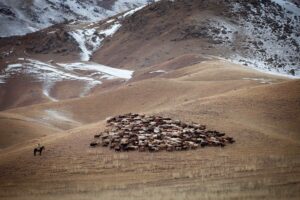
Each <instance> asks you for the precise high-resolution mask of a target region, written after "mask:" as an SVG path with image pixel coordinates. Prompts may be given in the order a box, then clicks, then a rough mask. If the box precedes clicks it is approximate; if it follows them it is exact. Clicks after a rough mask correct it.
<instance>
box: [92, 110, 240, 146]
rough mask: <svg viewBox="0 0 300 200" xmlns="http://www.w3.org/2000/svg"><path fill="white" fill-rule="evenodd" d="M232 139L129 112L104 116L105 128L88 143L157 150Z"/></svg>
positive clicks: (220, 143)
mask: <svg viewBox="0 0 300 200" xmlns="http://www.w3.org/2000/svg"><path fill="white" fill-rule="evenodd" d="M234 142H235V140H234V139H233V138H232V137H225V133H221V132H218V131H211V130H207V129H206V126H205V125H200V124H196V123H192V124H188V123H185V122H182V121H180V120H172V119H171V118H168V117H161V116H154V115H152V116H146V115H139V114H132V113H129V114H125V115H118V116H116V117H112V118H109V119H107V129H106V130H105V131H103V132H101V133H99V134H96V135H95V136H94V141H93V142H91V143H90V146H91V147H96V146H103V147H109V148H110V149H113V150H115V151H135V150H137V151H150V152H157V151H161V150H166V151H181V150H190V149H197V148H199V147H206V146H216V147H224V146H225V145H226V144H230V143H234Z"/></svg>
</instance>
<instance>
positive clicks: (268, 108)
mask: <svg viewBox="0 0 300 200" xmlns="http://www.w3.org/2000/svg"><path fill="white" fill-rule="evenodd" d="M214 68H217V69H218V70H217V71H218V72H215V71H214V70H213V69H214ZM219 72H220V73H219ZM244 78H260V79H259V80H251V79H244ZM262 78H263V79H268V80H270V82H271V83H268V84H265V83H261V82H262ZM128 84H131V86H128ZM128 84H127V85H125V86H122V87H119V88H115V89H112V90H109V91H106V92H104V93H99V94H96V95H92V96H89V97H86V98H82V99H74V100H67V101H61V102H57V103H48V104H41V105H34V106H30V107H24V108H18V109H13V110H8V111H7V113H10V114H18V115H19V116H20V115H21V116H26V117H27V118H31V119H38V118H39V117H40V116H41V115H42V114H45V111H46V110H56V111H59V112H61V113H63V114H64V115H63V116H65V117H68V118H69V119H72V120H73V121H64V122H60V123H58V120H56V121H55V120H54V119H52V120H51V119H48V120H46V121H44V123H47V124H48V125H49V126H54V127H58V126H59V127H61V129H65V131H61V132H60V133H59V134H49V135H48V136H46V137H43V138H40V139H39V140H40V141H41V142H42V144H44V145H45V146H46V151H45V153H44V155H43V156H41V157H39V156H38V157H33V155H32V147H33V144H34V142H33V141H29V142H26V143H23V144H20V146H19V147H17V148H16V147H14V148H12V147H10V148H6V149H3V150H2V151H0V188H1V190H0V199H47V200H48V199H49V200H50V199H119V198H122V199H155V200H156V199H298V198H299V196H300V157H299V153H300V141H299V130H300V123H299V121H300V116H299V113H300V107H299V99H300V93H299V92H298V91H300V84H299V81H297V80H287V79H283V78H279V77H275V76H270V75H264V74H261V73H259V72H256V71H252V70H248V69H244V68H239V67H237V66H236V65H232V64H229V63H226V62H223V61H206V62H204V63H200V64H196V65H193V66H190V67H185V68H182V69H177V70H175V71H172V72H170V73H168V74H166V75H164V76H159V77H157V78H155V77H154V78H151V79H148V80H139V81H136V82H133V83H128ZM126 112H139V113H156V114H161V115H166V116H171V117H173V118H178V119H181V120H184V121H189V122H191V121H194V122H198V123H202V124H207V125H208V127H209V128H210V129H217V130H220V131H224V132H226V133H227V134H228V135H230V136H233V137H234V138H235V139H236V141H237V142H236V143H235V144H233V145H229V146H227V147H225V148H204V149H198V150H195V151H183V152H172V153H170V152H159V153H146V152H145V153H139V152H128V153H115V152H114V151H111V150H109V149H107V148H102V147H99V148H90V147H89V142H90V141H91V140H92V138H93V135H94V134H95V133H97V132H99V131H101V130H103V129H104V121H103V120H104V119H105V118H106V117H107V116H110V115H115V114H119V113H126ZM57 123H58V124H57ZM69 123H71V124H69ZM66 129H68V130H66Z"/></svg>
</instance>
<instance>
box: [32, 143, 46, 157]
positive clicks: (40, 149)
mask: <svg viewBox="0 0 300 200" xmlns="http://www.w3.org/2000/svg"><path fill="white" fill-rule="evenodd" d="M43 150H45V147H44V146H41V145H40V144H38V145H37V147H36V148H34V149H33V155H34V156H36V154H37V153H39V154H40V156H41V155H42V151H43Z"/></svg>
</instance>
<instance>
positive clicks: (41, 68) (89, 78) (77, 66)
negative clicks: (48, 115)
mask: <svg viewBox="0 0 300 200" xmlns="http://www.w3.org/2000/svg"><path fill="white" fill-rule="evenodd" d="M133 73H134V71H130V70H124V69H117V68H112V67H108V66H105V65H101V64H98V63H91V62H76V63H59V64H49V63H45V62H41V61H38V60H33V59H26V60H25V61H24V62H23V63H15V64H10V65H8V66H7V68H6V69H5V70H4V74H2V75H1V74H0V83H5V82H6V81H5V80H6V79H9V78H10V77H11V76H12V75H14V74H26V75H29V76H31V77H33V79H34V81H39V82H41V83H42V86H43V94H44V95H45V96H46V97H47V98H49V99H50V100H52V101H57V99H55V98H54V97H52V96H51V95H50V94H51V89H52V88H53V86H54V85H55V84H56V83H57V82H61V81H65V80H76V81H80V82H83V83H84V84H85V87H84V89H83V91H82V92H81V93H80V96H85V95H87V94H88V93H89V92H90V90H91V89H92V88H94V87H95V86H97V85H99V84H101V83H102V81H103V80H105V79H126V80H128V79H130V78H132V75H133Z"/></svg>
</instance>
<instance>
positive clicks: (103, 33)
mask: <svg viewBox="0 0 300 200" xmlns="http://www.w3.org/2000/svg"><path fill="white" fill-rule="evenodd" d="M120 27H121V24H119V23H118V22H116V23H114V24H112V25H111V26H110V27H109V28H107V29H104V30H100V31H99V30H96V29H95V28H92V29H84V30H82V29H78V30H75V31H72V32H70V35H71V36H72V37H73V38H74V39H75V40H76V42H77V43H78V46H79V48H80V50H81V61H89V60H90V58H91V56H92V54H93V52H95V51H96V50H97V49H99V47H100V46H101V42H102V41H103V40H104V39H105V38H106V37H111V36H113V34H115V33H116V32H117V31H118V29H119V28H120Z"/></svg>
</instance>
